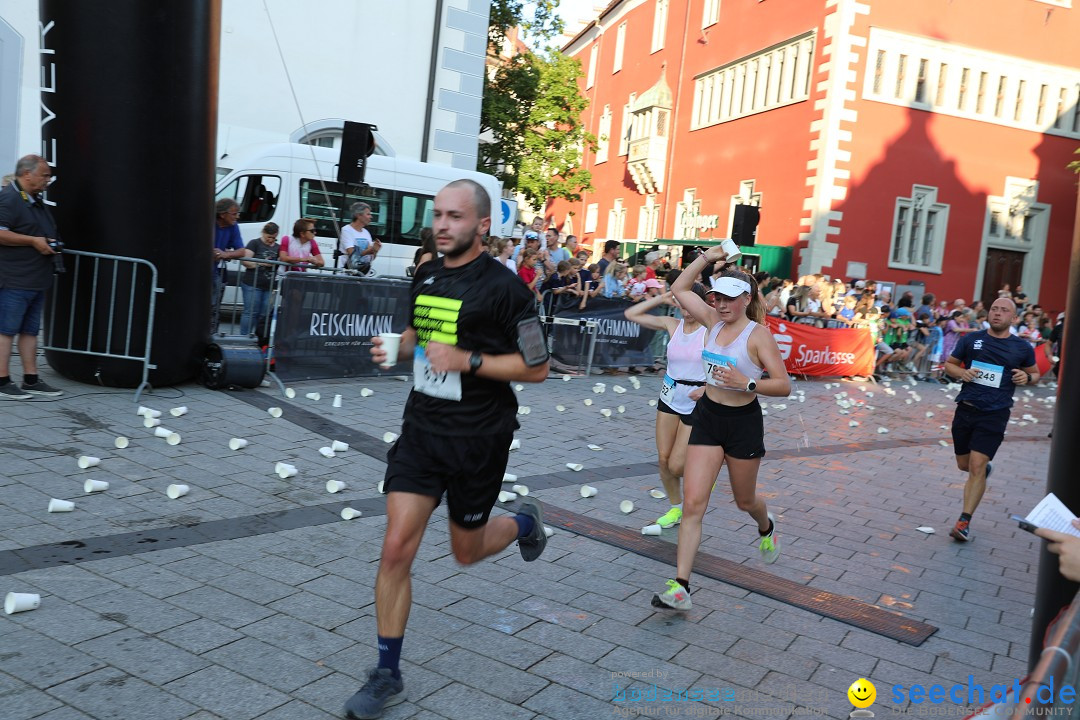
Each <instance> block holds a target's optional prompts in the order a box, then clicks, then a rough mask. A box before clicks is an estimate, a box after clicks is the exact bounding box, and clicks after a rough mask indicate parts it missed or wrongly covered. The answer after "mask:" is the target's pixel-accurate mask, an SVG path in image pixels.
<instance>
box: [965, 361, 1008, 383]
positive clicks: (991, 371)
mask: <svg viewBox="0 0 1080 720" xmlns="http://www.w3.org/2000/svg"><path fill="white" fill-rule="evenodd" d="M971 369H972V370H974V371H975V377H974V378H973V379H972V381H971V382H973V383H975V384H976V385H985V386H986V387H992V388H999V387H1001V379H1002V378H1003V377H1004V376H1005V368H1003V367H1002V366H1001V365H990V364H989V363H984V362H979V361H978V360H974V361H972V363H971Z"/></svg>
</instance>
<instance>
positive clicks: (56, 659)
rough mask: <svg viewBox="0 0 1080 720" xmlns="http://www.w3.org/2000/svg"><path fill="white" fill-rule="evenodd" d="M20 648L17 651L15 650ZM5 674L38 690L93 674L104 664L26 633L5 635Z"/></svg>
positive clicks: (35, 633) (70, 648) (74, 650)
mask: <svg viewBox="0 0 1080 720" xmlns="http://www.w3.org/2000/svg"><path fill="white" fill-rule="evenodd" d="M16 648H17V649H16ZM4 649H5V650H6V652H4V653H3V655H2V656H0V657H2V658H3V662H4V671H5V672H7V673H9V674H10V675H14V676H15V677H16V678H18V679H19V680H22V681H23V682H25V683H28V684H30V685H32V686H33V687H36V688H39V689H47V688H50V687H52V686H53V685H57V684H60V683H63V682H65V681H66V680H70V679H71V678H75V677H78V676H80V675H84V674H86V673H90V672H92V671H94V670H98V669H100V668H103V667H104V666H105V664H104V663H102V662H101V661H99V660H97V659H96V658H93V657H91V656H89V655H87V654H86V653H84V652H80V651H79V650H76V649H74V648H72V647H69V646H67V645H64V644H62V643H59V642H57V641H55V640H52V639H50V638H48V637H45V636H44V635H42V634H40V633H37V632H34V631H32V630H26V629H14V630H10V631H7V632H5V633H4Z"/></svg>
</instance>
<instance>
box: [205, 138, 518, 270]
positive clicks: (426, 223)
mask: <svg viewBox="0 0 1080 720" xmlns="http://www.w3.org/2000/svg"><path fill="white" fill-rule="evenodd" d="M338 159H339V151H338V150H336V149H332V148H325V147H319V146H315V145H299V144H294V143H270V144H260V145H249V146H248V147H245V148H241V149H240V150H236V151H230V152H229V153H227V154H226V155H225V156H223V157H222V158H221V159H220V160H219V161H218V163H219V166H218V169H217V199H221V198H225V197H228V198H233V199H235V200H236V202H237V204H239V206H240V219H239V225H240V234H241V235H242V236H243V238H244V242H245V244H246V243H247V242H248V241H250V240H254V239H256V238H258V237H259V233H260V232H261V231H262V228H263V226H264V225H265V224H266V223H268V222H271V221H272V222H275V223H277V225H278V227H279V228H280V229H281V232H280V235H281V236H284V235H289V236H291V235H292V227H293V223H294V222H295V221H296V220H299V219H300V218H311V219H312V220H314V221H315V234H316V239H317V242H318V244H319V251H320V252H321V253H322V254H323V257H324V259H325V262H326V266H327V267H334V266H335V263H334V250H335V249H336V248H337V245H338V236H337V232H336V230H335V227H334V222H333V218H334V216H335V215H336V217H337V221H338V224H339V226H344V225H347V224H348V223H349V222H350V221H351V220H352V216H351V215H350V214H349V206H350V205H352V204H353V203H354V202H357V201H363V202H366V203H367V204H368V205H370V206H371V217H372V220H371V224H370V225H368V231H369V232H370V233H371V235H372V237H375V238H378V239H380V240H382V243H383V246H382V250H380V251H379V255H378V257H377V258H376V259H375V262H374V263H373V264H372V271H373V273H374V274H377V275H382V276H390V277H404V276H405V274H406V273H405V269H406V268H407V267H409V266H410V265H412V264H413V256H414V255H415V254H416V249H417V248H418V247H419V246H420V229H421V228H423V227H430V226H431V217H432V211H433V209H434V204H435V194H436V193H437V192H438V191H439V190H440V189H441V188H442V187H443V186H444V185H446V184H447V183H448V182H450V181H452V180H458V179H461V178H468V179H470V180H475V181H476V182H478V183H480V184H481V185H482V186H483V187H484V188H485V189H486V190H487V191H488V195H490V196H491V203H492V231H491V232H492V234H494V235H499V234H500V233H502V232H503V230H502V226H501V223H500V220H501V219H502V218H501V217H500V215H503V216H505V215H506V211H505V209H503V210H502V212H501V213H500V202H499V201H500V196H501V194H502V186H501V184H500V183H499V181H498V180H497V179H495V178H494V177H492V176H491V175H485V174H483V173H478V172H470V171H468V170H457V169H455V168H452V167H448V166H446V165H434V164H432V163H422V162H419V161H417V160H405V159H402V158H396V157H387V156H385V155H379V154H375V155H372V156H371V157H369V158H368V165H367V170H366V173H365V178H364V179H365V185H364V186H359V185H347V186H346V185H344V184H343V183H339V182H337V180H336V178H337V164H338ZM509 225H510V227H511V228H512V227H513V223H512V222H511V223H509ZM509 234H510V233H509V231H506V232H505V235H507V236H508V235H509ZM338 265H344V258H342V259H341V262H340V263H338Z"/></svg>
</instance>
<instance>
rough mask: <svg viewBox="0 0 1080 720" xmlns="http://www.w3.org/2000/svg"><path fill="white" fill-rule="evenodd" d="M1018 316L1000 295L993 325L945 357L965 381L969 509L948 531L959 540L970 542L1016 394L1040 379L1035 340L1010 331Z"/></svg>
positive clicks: (962, 461) (962, 434) (961, 433)
mask: <svg viewBox="0 0 1080 720" xmlns="http://www.w3.org/2000/svg"><path fill="white" fill-rule="evenodd" d="M1015 319H1016V305H1015V304H1013V301H1012V300H1010V299H1009V298H998V299H997V300H995V301H994V304H993V305H991V306H990V313H989V315H988V316H987V320H988V321H989V323H990V329H989V330H979V331H978V332H973V333H970V334H968V335H965V336H963V337H962V338H960V340H959V341H958V342H957V343H956V347H955V348H953V351H952V354H951V355H950V356H949V358H948V359H947V360H946V361H945V374H946V375H948V376H949V377H951V378H955V379H957V380H959V381H960V382H962V383H963V384H964V387H963V388H962V389H961V390H960V394H959V395H957V396H956V414H955V415H953V422H952V436H953V446H954V447H953V449H954V451H955V452H956V465H957V467H959V468H960V469H961V470H962V471H964V472H966V473H967V474H968V479H967V484H965V485H964V510H963V512H962V513H960V519H959V520H957V521H956V526H955V527H953V529H952V530H950V531H949V535H951V536H952V537H953V539H955V540H957V541H959V542H969V541H970V540H971V531H970V527H969V526H970V523H971V516H972V514H973V513H974V512H975V508H977V507H978V506H979V501H980V500H982V496H983V493H984V492H986V478H987V477H989V475H990V471H991V470H992V469H993V466H992V464H991V463H990V461H991V460H993V459H994V454H995V453H997V449H998V447H999V446H1000V445H1001V441H1002V440H1003V439H1004V438H1005V428H1006V427H1008V423H1009V410H1010V409H1011V408H1012V404H1013V399H1012V398H1013V392H1014V390H1015V388H1016V386H1017V385H1030V384H1033V383H1035V382H1037V381H1038V380H1039V368H1038V367H1036V365H1035V352H1034V351H1033V350H1032V348H1031V344H1030V343H1029V342H1027V341H1026V340H1021V339H1020V338H1019V337H1017V336H1016V335H1012V334H1011V333H1010V332H1009V327H1010V326H1011V325H1012V324H1013V321H1014V320H1015Z"/></svg>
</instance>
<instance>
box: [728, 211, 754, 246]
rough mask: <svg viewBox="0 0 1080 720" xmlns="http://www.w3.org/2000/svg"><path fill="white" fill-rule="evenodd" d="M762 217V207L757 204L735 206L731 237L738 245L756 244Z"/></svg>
mask: <svg viewBox="0 0 1080 720" xmlns="http://www.w3.org/2000/svg"><path fill="white" fill-rule="evenodd" d="M760 219H761V209H760V208H758V207H757V206H756V205H736V206H735V219H734V220H733V221H732V223H731V239H732V240H734V241H735V244H736V245H753V244H755V242H756V240H757V226H758V221H759V220H760Z"/></svg>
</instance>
